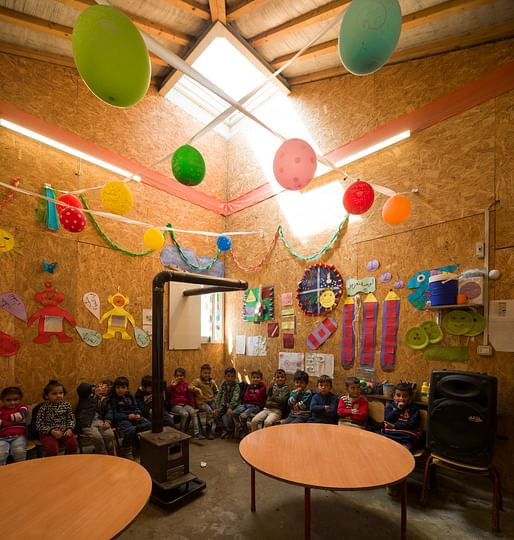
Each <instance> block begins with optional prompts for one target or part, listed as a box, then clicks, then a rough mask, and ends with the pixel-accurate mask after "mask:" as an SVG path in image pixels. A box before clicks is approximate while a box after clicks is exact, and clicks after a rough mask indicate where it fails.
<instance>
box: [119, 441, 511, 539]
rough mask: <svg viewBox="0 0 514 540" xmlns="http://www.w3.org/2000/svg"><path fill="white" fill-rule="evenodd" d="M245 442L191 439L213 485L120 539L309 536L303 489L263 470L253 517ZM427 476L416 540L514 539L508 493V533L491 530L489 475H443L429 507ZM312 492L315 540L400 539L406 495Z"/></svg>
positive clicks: (153, 509) (504, 526)
mask: <svg viewBox="0 0 514 540" xmlns="http://www.w3.org/2000/svg"><path fill="white" fill-rule="evenodd" d="M238 446H239V445H238V443H237V442H235V441H229V440H221V439H216V440H213V441H191V444H190V452H191V460H190V465H191V470H192V472H194V473H195V474H196V475H198V476H199V477H200V478H201V479H202V480H205V481H206V482H207V488H206V489H205V490H204V491H202V492H200V493H201V494H200V495H198V496H197V497H196V498H194V499H193V500H192V502H190V503H188V504H186V505H184V506H182V507H181V508H179V509H176V510H174V511H168V510H163V509H161V508H160V507H158V506H155V505H154V504H152V503H149V504H148V505H147V506H146V507H145V508H144V509H143V511H142V512H141V514H140V515H139V516H138V517H137V519H136V520H135V521H134V522H133V523H132V524H131V525H130V526H129V527H128V528H127V529H126V530H125V531H123V532H122V533H121V534H120V535H119V536H118V538H119V539H121V540H136V539H137V540H141V539H145V540H151V539H167V538H169V539H173V540H197V539H198V540H215V539H233V540H287V539H288V538H290V537H294V538H295V539H302V538H303V489H302V488H301V487H298V486H293V485H289V484H285V483H284V482H279V481H278V480H274V479H272V478H268V477H266V476H263V475H261V474H259V473H256V499H257V502H256V505H257V512H256V513H254V514H252V513H251V512H250V469H249V467H248V466H247V465H246V464H245V463H244V462H243V461H242V459H241V458H240V456H239V451H238ZM277 451H279V449H277ZM202 461H203V462H206V463H207V466H206V467H205V468H201V467H200V462H202ZM334 463H335V464H336V460H334ZM335 466H337V465H335ZM439 470H440V469H439ZM421 480H422V472H421V470H420V469H416V470H415V471H414V473H413V475H412V476H411V478H410V479H409V484H408V486H409V503H408V510H407V515H408V517H407V519H408V522H407V533H408V534H407V536H408V538H409V540H428V539H440V538H441V539H442V538H445V539H446V538H449V539H451V540H485V539H488V538H511V539H512V538H514V520H513V519H512V499H511V498H510V497H506V496H505V494H504V499H505V500H504V508H505V511H504V512H501V516H500V525H501V532H500V533H498V534H493V533H491V532H490V526H491V490H490V482H489V481H488V480H487V479H482V478H472V479H470V480H467V477H464V476H460V477H457V476H447V475H446V473H442V472H441V473H439V474H438V486H437V488H436V489H434V490H433V491H432V492H431V496H430V502H429V504H428V506H426V507H421V506H420V504H419V495H420V491H421ZM463 482H466V483H463ZM311 497H312V533H311V538H312V540H325V539H327V540H328V539H335V538H341V539H342V538H352V537H355V538H358V539H359V540H366V539H384V540H392V539H395V538H399V536H400V504H399V500H397V499H393V498H391V497H389V496H388V495H387V493H386V490H385V489H378V490H371V491H355V492H351V491H348V492H341V491H339V492H335V491H321V490H312V491H311ZM120 503H122V501H120Z"/></svg>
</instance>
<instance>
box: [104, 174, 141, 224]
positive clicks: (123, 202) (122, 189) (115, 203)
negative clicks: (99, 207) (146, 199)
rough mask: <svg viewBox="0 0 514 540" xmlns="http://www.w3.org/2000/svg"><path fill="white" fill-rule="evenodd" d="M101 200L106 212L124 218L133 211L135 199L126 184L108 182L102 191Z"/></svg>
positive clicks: (117, 181)
mask: <svg viewBox="0 0 514 540" xmlns="http://www.w3.org/2000/svg"><path fill="white" fill-rule="evenodd" d="M100 200H101V201H102V204H103V206H104V208H105V209H106V210H108V211H109V212H112V213H113V214H118V215H119V216H124V215H125V214H128V213H129V212H130V210H132V206H133V204H134V198H133V197H132V191H130V189H129V187H128V186H127V184H126V182H120V181H119V180H116V181H113V182H107V184H105V185H104V186H103V188H102V189H101V191H100Z"/></svg>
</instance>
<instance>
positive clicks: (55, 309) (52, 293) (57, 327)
mask: <svg viewBox="0 0 514 540" xmlns="http://www.w3.org/2000/svg"><path fill="white" fill-rule="evenodd" d="M34 298H35V299H36V302H38V303H39V304H42V305H43V307H42V308H41V309H40V310H38V311H36V312H35V313H34V314H32V315H31V317H30V318H29V319H28V321H27V326H32V324H33V323H34V322H35V321H36V320H39V325H38V335H37V336H36V337H35V338H34V339H33V340H32V341H33V342H34V343H48V342H49V341H50V338H51V337H52V336H56V337H57V339H58V340H59V342H60V343H69V342H70V341H73V338H72V337H70V336H68V335H67V334H66V332H65V331H64V321H67V322H68V324H69V325H70V326H71V327H72V328H75V326H77V323H76V321H75V319H74V317H73V315H72V314H71V313H70V312H69V311H66V310H65V309H63V308H61V307H59V304H61V303H62V301H63V300H64V293H62V292H59V291H57V290H55V289H54V288H53V287H52V284H51V283H50V282H46V283H45V289H44V290H43V291H39V292H37V293H36V294H35V295H34Z"/></svg>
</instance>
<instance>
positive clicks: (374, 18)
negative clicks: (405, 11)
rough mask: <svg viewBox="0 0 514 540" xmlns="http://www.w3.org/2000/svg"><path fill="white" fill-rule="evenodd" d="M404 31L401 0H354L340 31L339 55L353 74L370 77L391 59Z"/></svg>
mask: <svg viewBox="0 0 514 540" xmlns="http://www.w3.org/2000/svg"><path fill="white" fill-rule="evenodd" d="M401 29H402V12H401V10H400V5H399V4H398V0H353V2H352V3H351V4H350V6H349V7H348V9H347V10H346V12H345V14H344V17H343V22H342V23H341V29H340V30H339V56H340V58H341V62H342V63H343V65H344V67H345V68H346V69H347V70H348V71H349V72H350V73H353V74H354V75H369V74H370V73H373V72H374V71H377V69H380V68H381V67H382V66H383V65H384V64H385V63H386V62H387V59H388V58H389V57H390V56H391V54H392V53H393V51H394V49H395V48H396V45H397V43H398V39H399V38H400V32H401Z"/></svg>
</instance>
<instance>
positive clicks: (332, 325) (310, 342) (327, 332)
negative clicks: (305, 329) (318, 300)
mask: <svg viewBox="0 0 514 540" xmlns="http://www.w3.org/2000/svg"><path fill="white" fill-rule="evenodd" d="M336 330H337V321H336V320H335V319H333V318H332V317H327V318H326V319H325V320H324V321H322V322H321V324H319V325H318V326H317V327H316V328H315V329H314V330H313V331H312V333H311V334H310V335H309V337H308V338H307V347H309V349H318V348H319V347H321V345H323V343H325V341H327V339H328V338H329V337H330V336H331V335H332V334H333V333H334V332H335V331H336Z"/></svg>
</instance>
